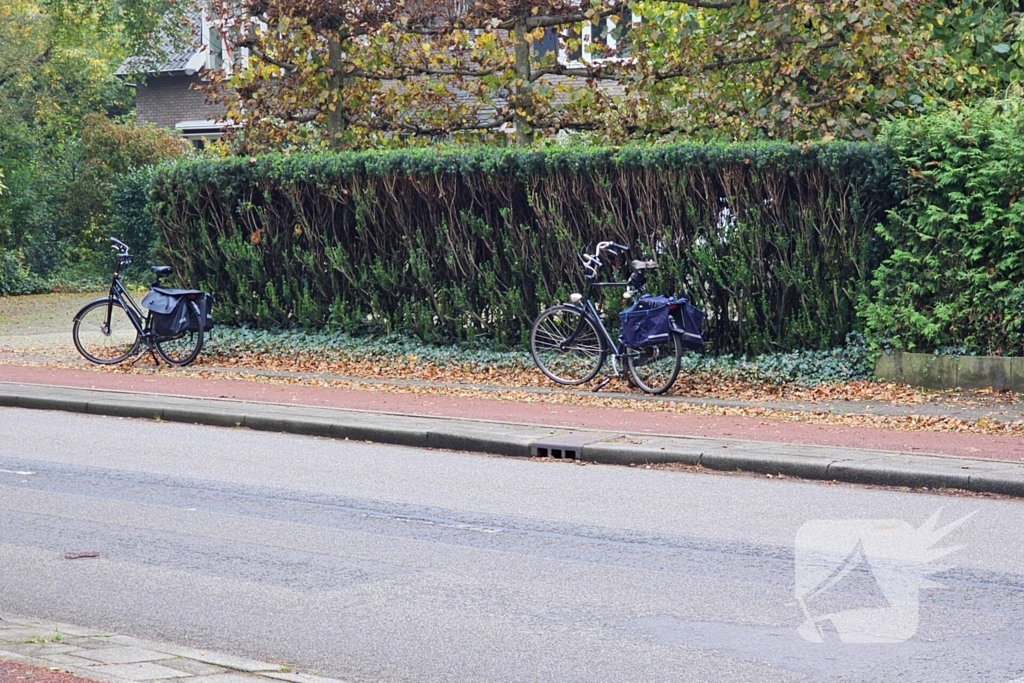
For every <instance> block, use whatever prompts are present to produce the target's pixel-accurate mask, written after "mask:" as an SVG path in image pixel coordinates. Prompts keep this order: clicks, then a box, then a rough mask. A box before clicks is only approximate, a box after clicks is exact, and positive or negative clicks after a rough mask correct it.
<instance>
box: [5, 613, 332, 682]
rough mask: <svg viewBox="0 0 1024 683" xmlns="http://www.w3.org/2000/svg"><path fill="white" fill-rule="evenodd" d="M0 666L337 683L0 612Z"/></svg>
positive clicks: (138, 677) (138, 678)
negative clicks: (0, 662)
mask: <svg viewBox="0 0 1024 683" xmlns="http://www.w3.org/2000/svg"><path fill="white" fill-rule="evenodd" d="M0 660H14V661H17V662H20V663H24V664H27V665H31V666H39V667H45V668H48V669H49V668H58V669H61V670H63V671H68V672H70V673H73V674H75V675H77V676H82V677H84V678H88V679H93V680H97V681H109V682H110V683H144V682H145V683H148V682H150V681H174V682H175V683H282V682H284V683H341V682H340V681H337V680H336V679H331V678H322V677H319V676H313V675H309V674H305V673H296V672H294V671H291V670H290V669H289V668H288V667H286V666H283V665H281V664H272V663H269V662H257V661H254V660H250V659H244V658H242V657H235V656H233V655H227V654H220V653H216V652H208V651H205V650H196V649H193V648H188V647H180V646H178V645H171V644H169V643H154V642H150V641H147V640H140V639H138V638H129V637H128V636H122V635H117V634H115V633H111V632H108V631H103V630H98V629H91V628H85V627H81V626H74V625H71V624H62V623H58V622H53V621H48V620H45V619H31V618H28V617H22V616H18V615H14V614H7V613H4V612H0Z"/></svg>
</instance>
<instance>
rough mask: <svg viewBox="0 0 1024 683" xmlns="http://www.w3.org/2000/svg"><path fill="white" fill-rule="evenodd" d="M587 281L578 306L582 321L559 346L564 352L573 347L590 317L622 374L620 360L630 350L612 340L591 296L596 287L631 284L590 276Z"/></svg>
mask: <svg viewBox="0 0 1024 683" xmlns="http://www.w3.org/2000/svg"><path fill="white" fill-rule="evenodd" d="M585 280H586V283H587V286H586V287H585V288H584V289H583V298H582V299H581V300H580V302H579V303H578V304H577V306H579V307H580V308H582V309H583V311H584V314H583V315H582V316H580V321H579V322H578V323H576V329H575V330H573V333H572V334H571V335H569V337H568V338H567V339H566V340H565V341H563V342H562V343H561V344H560V345H559V346H561V347H562V349H563V350H564V349H568V348H569V347H570V346H572V345H573V344H574V343H575V342H576V337H577V336H578V335H579V333H580V332H581V331H582V330H583V324H584V321H585V320H586V319H587V317H588V316H589V317H590V318H591V320H590V322H592V323H594V325H595V326H596V327H597V330H598V332H599V333H600V334H601V337H602V340H603V341H604V343H605V344H606V345H607V347H608V350H609V351H611V355H612V359H613V361H612V362H613V369H614V370H615V372H616V373H621V372H622V368H621V367H619V360H620V359H621V358H622V357H623V356H625V355H626V354H627V353H629V350H628V349H627V348H626V347H624V346H620V345H619V343H618V342H616V341H615V339H613V338H612V335H611V333H610V332H609V331H608V328H607V327H605V324H604V320H603V319H602V318H601V314H600V313H599V312H598V310H597V306H595V305H594V302H593V301H592V300H591V298H590V295H591V292H592V291H593V290H594V288H595V287H629V286H630V283H628V282H597V281H596V279H595V278H593V277H590V276H589V275H588V276H586V277H585Z"/></svg>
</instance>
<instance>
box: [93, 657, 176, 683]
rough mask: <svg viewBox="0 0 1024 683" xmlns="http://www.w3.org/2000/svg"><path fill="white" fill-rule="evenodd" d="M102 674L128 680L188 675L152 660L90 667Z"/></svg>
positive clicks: (149, 679)
mask: <svg viewBox="0 0 1024 683" xmlns="http://www.w3.org/2000/svg"><path fill="white" fill-rule="evenodd" d="M91 670H92V671H95V672H97V673H99V674H102V675H104V676H111V677H113V678H123V679H126V680H129V681H155V680H158V679H168V678H185V677H187V676H188V674H187V673H185V672H184V671H178V670H177V669H171V668H168V667H166V666H160V665H159V664H154V663H152V662H138V663H136V664H108V665H106V666H94V667H91Z"/></svg>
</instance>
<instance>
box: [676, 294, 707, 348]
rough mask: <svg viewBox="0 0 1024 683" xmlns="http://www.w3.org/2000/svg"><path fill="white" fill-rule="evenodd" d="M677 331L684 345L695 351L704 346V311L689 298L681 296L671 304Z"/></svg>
mask: <svg viewBox="0 0 1024 683" xmlns="http://www.w3.org/2000/svg"><path fill="white" fill-rule="evenodd" d="M669 307H670V309H671V310H672V318H673V322H674V323H675V325H674V327H675V328H676V332H678V333H679V336H680V340H681V341H682V342H683V346H684V347H685V348H688V349H693V350H694V351H700V350H701V349H703V348H704V311H702V310H700V309H699V308H697V307H696V306H694V305H693V304H691V303H690V301H689V300H688V299H685V298H683V297H679V298H677V299H672V300H671V302H670V304H669Z"/></svg>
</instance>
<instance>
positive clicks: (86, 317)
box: [71, 237, 211, 366]
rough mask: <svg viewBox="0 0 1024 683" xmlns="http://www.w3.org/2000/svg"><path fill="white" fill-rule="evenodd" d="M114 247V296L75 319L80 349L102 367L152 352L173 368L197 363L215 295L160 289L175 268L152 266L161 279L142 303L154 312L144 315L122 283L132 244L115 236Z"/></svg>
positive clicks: (88, 307) (74, 330)
mask: <svg viewBox="0 0 1024 683" xmlns="http://www.w3.org/2000/svg"><path fill="white" fill-rule="evenodd" d="M110 244H111V246H112V247H113V248H114V250H115V251H116V252H117V270H115V271H114V277H113V279H112V280H111V282H110V292H109V293H108V294H107V296H106V297H104V298H102V299H96V300H95V301H91V302H89V303H88V304H86V305H85V306H84V307H83V308H82V310H80V311H79V312H78V313H77V314H76V315H75V321H74V326H73V327H72V331H71V336H72V337H73V338H74V341H75V348H76V349H78V352H79V353H80V354H82V355H83V356H84V357H85V358H86V359H87V360H89V361H91V362H93V363H98V364H100V365H114V364H116V363H121V362H123V361H125V360H127V359H129V358H132V357H133V356H134V357H135V358H134V360H133V361H132V362H135V361H137V360H138V359H139V358H141V357H142V355H143V354H145V353H146V352H147V351H148V352H149V353H150V354H151V355H154V359H155V357H156V355H159V356H160V358H162V359H163V360H164V361H165V362H167V363H168V364H170V365H179V366H182V365H188V364H189V363H191V362H192V361H194V360H195V359H196V357H197V356H199V352H200V351H201V350H202V348H203V332H204V330H208V329H209V328H210V327H211V323H210V319H209V295H208V294H205V293H204V292H201V291H198V290H195V289H167V288H164V287H160V278H161V277H166V276H168V275H170V274H171V273H172V272H173V269H172V268H171V266H150V270H152V271H153V273H154V275H155V276H156V280H154V281H153V283H152V284H151V289H150V292H149V293H148V294H147V295H146V298H144V299H143V300H142V303H143V305H144V306H146V307H147V308H148V310H147V311H145V312H144V311H143V308H142V306H140V305H139V304H137V303H136V302H135V299H133V298H132V295H131V294H129V293H128V290H127V289H126V288H125V286H124V284H122V282H121V272H122V271H123V270H124V269H125V268H127V267H128V266H129V265H130V264H131V262H132V259H131V255H130V254H129V251H128V245H126V244H125V243H124V242H122V241H120V240H117V239H114V238H113V237H111V238H110Z"/></svg>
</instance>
